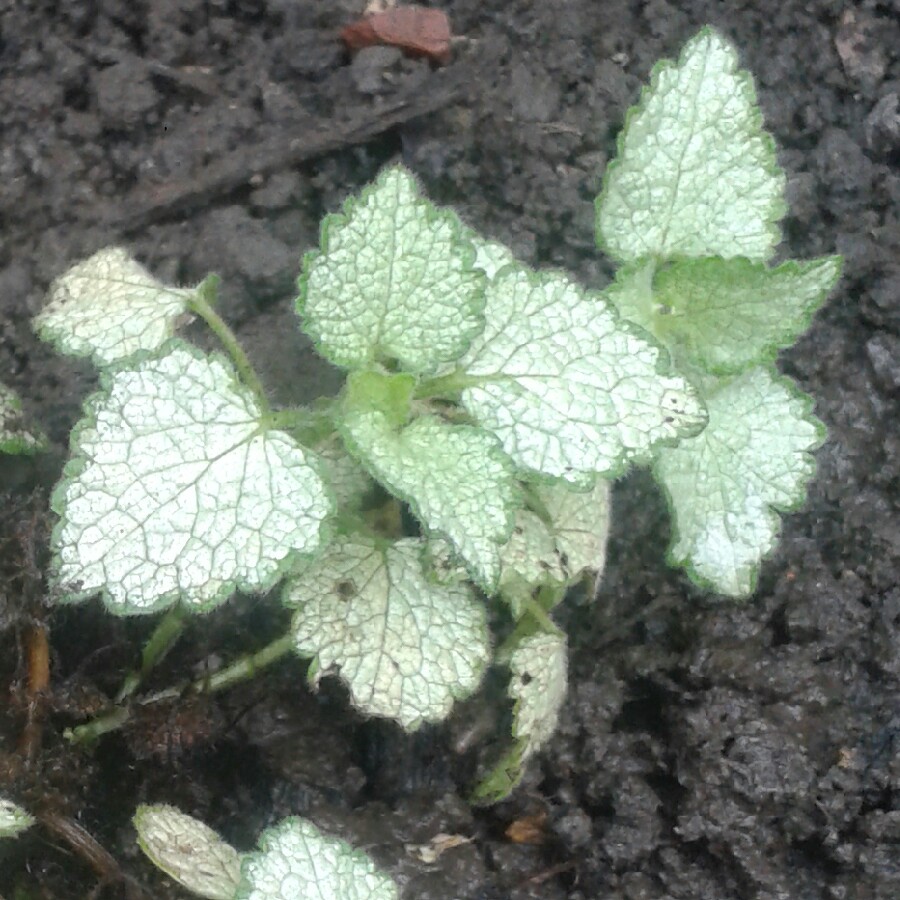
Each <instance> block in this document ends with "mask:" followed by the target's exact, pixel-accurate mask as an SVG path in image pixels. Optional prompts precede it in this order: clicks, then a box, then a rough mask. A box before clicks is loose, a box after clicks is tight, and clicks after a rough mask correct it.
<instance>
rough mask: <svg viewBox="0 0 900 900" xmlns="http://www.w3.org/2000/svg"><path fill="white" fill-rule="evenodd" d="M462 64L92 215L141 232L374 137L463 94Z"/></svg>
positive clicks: (313, 121)
mask: <svg viewBox="0 0 900 900" xmlns="http://www.w3.org/2000/svg"><path fill="white" fill-rule="evenodd" d="M464 84H465V79H464V76H463V75H462V70H461V68H459V67H454V68H452V69H445V70H443V71H441V72H436V73H434V74H433V75H432V76H431V77H430V78H429V79H428V81H426V82H425V84H423V85H419V86H418V88H417V90H416V92H415V94H413V95H412V96H398V97H393V98H389V99H388V100H386V101H385V102H384V103H383V104H381V105H380V106H377V107H375V108H372V109H369V108H366V109H359V110H357V111H356V112H355V113H354V114H352V115H350V116H348V117H345V118H343V119H326V120H322V119H310V120H309V121H308V122H302V123H301V122H298V123H296V124H294V125H293V126H292V127H291V129H290V133H289V134H285V133H281V134H278V135H276V136H274V137H273V138H271V139H269V140H264V141H260V142H258V143H256V144H253V145H251V146H249V147H241V148H240V149H238V150H235V151H233V152H232V153H229V154H228V155H227V156H225V157H223V158H222V159H219V160H216V161H215V162H213V163H211V164H210V165H208V166H206V167H205V168H204V169H202V170H201V171H199V172H196V173H193V174H192V175H191V176H190V177H189V178H187V179H184V180H180V181H174V182H170V183H168V184H164V185H159V186H155V187H153V188H150V189H147V188H137V189H136V190H134V191H132V193H131V194H130V195H129V196H127V197H125V198H124V200H117V201H116V202H115V203H108V204H103V205H102V206H101V207H100V208H99V209H98V210H96V211H94V214H93V216H92V218H94V220H95V221H99V222H101V223H102V224H105V225H108V226H110V227H111V228H114V229H115V230H116V231H118V232H119V233H120V234H127V233H129V232H134V231H139V230H141V229H143V228H146V227H147V226H148V225H151V224H153V223H156V222H159V221H161V220H163V219H166V218H168V217H170V216H174V215H177V214H179V213H182V212H185V211H186V210H188V209H190V208H193V207H196V206H199V205H201V204H206V203H209V202H210V201H212V200H217V199H221V197H223V196H224V195H227V194H229V193H230V192H232V191H234V190H236V189H238V188H240V187H243V186H244V185H246V184H247V183H248V182H249V181H250V179H251V178H252V177H254V176H258V175H268V174H270V173H272V172H278V171H281V170H283V169H287V168H290V167H292V166H297V165H299V164H300V163H302V162H305V161H307V160H310V159H314V158H315V157H318V156H322V155H323V154H325V153H331V152H333V151H335V150H338V149H340V148H342V147H348V146H352V145H354V144H361V143H364V142H365V141H368V140H371V139H372V138H373V137H375V136H376V135H379V134H382V133H383V132H385V131H387V130H388V129H390V128H393V127H394V126H396V125H401V124H403V123H404V122H408V121H410V120H411V119H415V118H418V117H419V116H423V115H427V114H428V113H432V112H435V111H436V110H438V109H441V108H443V107H445V106H447V105H449V104H450V103H453V102H454V101H455V100H458V99H459V98H460V97H461V96H462V94H463V88H464Z"/></svg>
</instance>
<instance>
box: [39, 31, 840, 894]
mask: <svg viewBox="0 0 900 900" xmlns="http://www.w3.org/2000/svg"><path fill="white" fill-rule="evenodd" d="M783 191H784V177H783V175H782V173H781V172H780V170H779V169H778V167H777V164H776V161H775V152H774V147H773V142H772V140H771V138H770V137H769V136H768V135H767V134H766V133H765V132H764V131H763V130H762V127H761V121H760V114H759V111H758V108H757V105H756V100H755V96H754V91H753V86H752V82H751V79H750V76H749V75H748V74H747V73H745V72H742V71H740V70H739V69H738V67H737V58H736V54H735V52H734V50H733V49H732V48H731V47H730V46H729V45H728V44H727V43H726V42H725V41H724V40H723V39H722V38H721V37H719V36H718V35H717V34H716V33H715V32H713V31H711V30H709V29H704V30H703V31H702V32H701V33H700V34H699V35H698V36H697V37H695V38H694V39H693V40H692V41H691V42H690V43H689V44H688V45H687V47H686V48H685V50H684V52H683V54H682V56H681V58H680V60H679V61H678V62H677V63H670V62H664V63H661V64H660V65H659V66H657V68H656V69H655V70H654V74H653V77H652V81H651V84H650V86H649V87H648V88H647V89H646V90H645V92H644V94H643V96H642V98H641V101H640V103H639V105H638V106H637V107H636V108H635V109H634V110H632V111H631V113H630V114H629V116H628V120H627V123H626V127H625V130H624V132H623V135H622V137H621V139H620V142H619V156H618V159H617V160H616V161H615V162H614V163H613V164H612V165H611V166H610V167H609V169H608V171H607V173H606V178H605V182H604V187H603V192H602V194H601V196H600V197H599V198H598V200H597V236H598V240H599V243H600V245H601V246H602V247H603V248H604V249H605V250H606V251H607V252H608V253H609V254H610V255H611V256H612V257H613V258H614V259H615V260H616V261H617V262H618V263H619V264H620V268H619V270H618V273H617V276H616V280H615V282H614V283H613V284H612V285H611V286H610V287H609V288H608V289H607V290H605V291H594V290H587V289H585V288H584V287H582V286H580V285H579V284H577V283H576V282H575V281H573V280H572V279H571V278H569V277H568V276H567V275H565V274H564V273H562V272H558V271H535V270H533V269H531V268H529V267H528V266H526V265H524V264H522V263H521V262H519V261H517V260H516V259H514V257H513V256H512V254H511V253H510V252H509V251H508V250H507V249H506V248H504V247H502V246H500V245H498V244H496V243H493V242H490V241H487V240H485V239H484V238H482V237H481V236H480V235H478V234H476V233H475V232H474V231H472V230H471V229H470V228H468V227H467V226H465V225H464V224H463V223H462V222H460V220H459V219H458V218H457V216H456V215H455V214H454V213H453V212H452V211H450V210H447V209H440V208H438V207H436V206H434V205H433V204H432V203H430V202H429V201H428V200H427V199H426V198H425V197H423V196H422V194H421V191H420V189H419V186H418V184H417V182H416V180H415V178H414V177H413V176H412V175H411V174H410V173H409V172H407V171H406V170H405V169H404V168H402V167H399V166H395V167H391V168H388V169H385V170H384V171H383V172H382V173H381V174H380V175H379V176H378V178H377V179H376V181H375V182H374V183H373V184H372V185H370V186H369V187H367V188H365V189H364V190H363V191H362V192H361V193H360V194H359V195H358V196H356V197H352V198H350V199H349V200H348V201H347V202H346V203H345V205H344V208H343V210H342V211H341V212H340V213H338V214H335V215H331V216H328V217H327V218H326V219H325V221H324V223H323V225H322V231H321V242H320V246H319V248H318V249H317V250H316V251H313V252H310V253H308V254H307V255H306V257H305V258H304V260H303V264H302V271H301V275H300V279H299V289H300V291H299V297H298V298H297V301H296V309H297V313H298V316H299V322H300V325H301V327H302V328H303V330H304V331H305V332H306V333H307V334H308V335H309V336H310V337H311V338H312V340H313V341H314V343H315V346H316V349H317V350H318V352H319V353H320V354H321V355H322V356H323V357H325V358H326V359H327V360H329V361H330V362H332V363H333V364H334V365H336V366H338V367H340V368H342V369H343V370H345V371H346V374H347V379H346V383H345V386H344V388H343V390H342V391H341V392H340V394H339V395H338V396H337V397H336V398H334V399H333V400H330V401H322V402H320V403H317V404H315V405H313V406H311V407H304V408H290V409H273V408H272V407H271V406H270V404H269V401H268V399H267V397H266V394H265V391H264V390H263V388H262V385H261V384H260V381H259V379H258V377H257V376H256V374H255V372H254V370H253V368H252V366H251V364H250V362H249V360H248V359H247V357H246V356H245V355H244V353H243V351H242V350H241V348H240V346H239V344H238V342H237V341H236V339H235V338H234V335H233V334H232V333H231V331H230V330H229V329H228V327H227V325H226V324H225V322H224V321H223V320H222V319H221V318H220V317H219V315H218V314H217V313H216V311H215V294H216V284H217V282H216V279H215V278H214V277H210V278H207V279H206V280H205V281H204V282H202V283H201V284H200V285H199V286H197V287H195V288H172V287H168V286H166V285H164V284H161V283H160V282H158V281H157V280H156V279H154V278H153V277H152V276H151V275H150V274H149V273H148V272H147V271H146V270H145V269H144V268H143V267H141V266H140V265H139V264H138V263H136V262H135V261H134V260H133V259H132V258H131V257H130V256H129V255H128V254H127V253H126V252H125V251H124V250H122V249H121V248H112V249H106V250H102V251H100V252H99V253H97V254H96V255H95V256H93V257H91V258H90V259H89V260H87V261H85V262H83V263H80V264H79V265H77V266H75V267H74V268H73V269H71V270H70V271H69V272H67V273H66V274H64V275H63V276H62V277H61V278H60V279H59V280H58V281H57V282H56V283H55V284H54V285H53V287H52V289H51V294H50V300H49V303H48V305H47V307H46V309H45V310H44V311H43V312H42V313H41V315H40V316H39V317H38V319H37V327H38V330H39V332H40V333H41V334H42V335H43V336H45V337H47V338H48V339H49V340H52V341H53V342H54V343H55V344H56V345H57V346H58V347H59V349H60V350H61V351H63V352H66V353H72V354H76V355H83V356H89V357H90V358H92V359H93V361H94V362H95V363H96V365H97V366H98V367H99V368H100V378H101V387H100V390H99V391H98V392H97V393H96V394H94V395H93V396H92V397H90V398H89V399H88V401H87V402H86V405H85V415H84V418H83V419H82V420H81V422H80V423H79V424H78V426H77V427H76V429H75V431H74V433H73V436H72V442H71V446H72V454H71V459H70V461H69V463H68V464H67V466H66V468H65V471H64V474H63V477H62V480H61V481H60V484H59V486H58V487H57V489H56V492H55V493H54V495H53V500H52V506H53V509H54V510H55V511H56V512H57V513H58V515H59V523H58V525H57V527H56V529H55V532H54V536H53V571H52V578H53V583H54V589H55V592H56V596H57V597H58V599H59V600H60V602H76V601H82V600H85V599H87V598H88V597H91V596H95V595H98V594H99V595H100V596H102V598H103V600H104V602H105V603H106V605H107V607H108V608H109V609H110V610H111V611H112V612H114V613H116V614H118V615H134V614H145V613H151V612H157V611H160V610H168V612H167V613H166V615H165V616H164V618H163V620H162V622H161V624H160V626H159V628H158V630H157V632H156V634H155V635H154V636H153V638H151V641H150V643H149V644H148V648H147V652H146V653H145V658H144V669H145V670H146V669H148V668H149V667H150V666H152V665H153V662H154V661H155V659H157V658H158V657H159V656H160V655H161V654H162V653H163V652H165V649H166V648H167V647H168V646H169V645H170V644H171V641H172V640H173V639H174V638H175V637H176V636H177V634H178V633H179V631H180V629H181V628H182V627H183V625H184V622H185V620H186V618H187V614H189V613H203V612H207V611H209V610H211V609H213V608H215V607H216V606H218V605H220V604H221V603H223V602H225V601H226V600H228V599H229V598H230V597H231V596H232V595H233V594H234V593H235V592H236V591H242V592H260V591H265V590H268V589H270V588H272V587H273V586H274V585H276V583H279V582H281V583H282V588H281V597H282V600H283V602H284V603H285V605H286V606H287V607H289V608H290V609H291V610H293V611H294V612H293V623H292V626H291V630H290V633H289V634H287V635H285V636H284V637H283V638H281V639H280V640H278V641H276V642H275V643H273V644H272V645H270V646H269V647H266V648H263V649H262V650H258V651H256V652H255V653H253V654H252V655H251V656H249V657H247V658H244V659H242V660H239V661H237V662H235V663H234V664H233V665H232V666H229V667H227V668H226V669H224V670H222V671H220V672H217V673H215V674H214V675H213V676H211V678H209V679H208V680H207V681H206V682H205V683H204V687H205V688H206V689H210V690H215V689H218V688H221V687H224V686H226V685H227V684H230V683H232V682H233V681H235V680H237V679H239V678H242V677H247V676H248V675H249V674H252V673H253V672H255V671H256V670H258V668H259V667H260V666H261V665H264V664H266V663H269V662H272V661H273V660H275V659H278V658H280V657H281V656H282V655H284V654H286V653H289V652H294V653H296V654H298V655H300V656H301V657H304V658H306V659H309V660H311V665H310V667H309V680H310V682H311V683H312V684H313V685H315V684H316V683H318V681H319V679H321V678H322V677H323V676H325V675H329V674H337V675H338V676H339V677H340V678H342V679H343V681H344V682H345V683H346V685H347V688H348V690H349V692H350V696H351V698H352V700H353V702H354V704H355V705H356V706H357V707H358V708H359V709H360V710H361V711H362V712H363V713H366V714H369V715H378V716H385V717H389V718H392V719H394V720H395V721H397V722H399V723H400V724H401V725H402V726H403V727H404V728H406V729H408V730H413V729H415V728H418V727H419V726H421V725H422V724H423V723H427V722H434V721H438V720H440V719H442V718H444V717H445V716H446V715H447V714H448V713H449V711H450V709H451V707H452V704H453V702H454V700H456V699H459V698H461V697H465V696H467V695H469V694H471V693H472V691H474V690H475V688H476V687H477V685H478V684H479V681H480V679H481V676H482V673H483V672H484V670H485V668H486V666H487V665H488V664H489V663H490V662H491V660H492V658H493V659H495V660H497V661H500V662H503V663H505V664H507V665H508V666H509V668H510V671H511V685H510V695H511V698H512V700H513V702H514V705H515V708H514V727H513V736H512V737H513V740H512V746H511V749H510V750H509V752H508V753H507V754H506V756H505V757H504V758H503V759H502V760H501V761H500V763H499V764H498V765H497V767H496V768H495V769H494V770H493V771H492V772H491V773H490V775H489V776H488V777H487V778H485V779H484V781H483V782H482V783H481V785H480V786H479V788H478V791H477V795H478V796H479V797H481V798H482V799H485V800H491V799H496V798H498V797H500V796H502V795H503V794H505V793H506V792H508V791H509V790H510V789H511V788H512V787H513V786H514V785H515V784H516V783H517V781H518V779H519V778H520V777H521V773H522V770H523V766H524V764H525V762H526V760H527V759H528V758H529V756H531V755H533V754H534V753H535V752H536V751H537V750H538V749H539V748H540V746H541V745H542V743H543V742H545V741H546V740H547V738H548V737H549V736H550V735H551V734H552V733H553V730H554V727H555V723H556V718H557V714H558V711H559V708H560V705H561V703H562V700H563V698H564V696H565V689H566V637H565V635H564V634H563V633H562V632H561V631H560V630H559V629H558V628H557V626H556V625H555V624H554V623H553V621H552V619H551V617H550V613H551V611H552V609H553V608H554V607H555V606H556V604H558V603H559V602H560V601H561V600H562V598H563V596H564V595H565V593H566V591H567V589H568V588H569V587H571V586H572V585H573V583H574V582H576V581H577V580H578V579H580V578H581V577H582V576H583V575H584V573H586V572H598V571H599V570H600V569H602V565H603V558H604V545H605V539H606V533H607V527H608V486H609V484H610V481H611V480H612V479H614V478H615V477H617V476H618V475H619V474H621V473H622V472H623V471H624V470H625V469H626V468H627V467H628V466H629V465H630V464H632V463H642V464H646V465H649V466H650V467H651V468H652V470H653V472H654V474H655V475H656V477H657V479H658V480H659V482H660V484H661V485H662V487H663V489H664V491H665V493H666V496H667V498H668V500H669V502H670V505H671V508H672V513H673V521H674V523H675V532H676V535H675V539H674V541H673V544H672V548H671V551H670V556H671V559H672V560H673V562H675V563H676V564H678V565H683V566H684V567H685V568H686V569H687V571H688V573H689V575H690V576H691V577H692V578H693V579H694V580H695V581H697V582H698V583H699V584H701V585H706V586H708V587H710V588H711V589H713V590H715V591H717V592H719V593H721V594H725V595H729V596H735V597H737V596H745V595H747V594H748V593H750V592H751V591H752V589H753V587H754V583H755V578H756V573H757V571H758V568H759V564H760V560H761V558H762V557H763V555H764V554H765V553H766V552H767V551H768V550H769V549H770V548H771V546H772V544H773V542H774V539H775V536H776V534H777V530H778V523H779V518H778V511H784V510H788V509H790V508H792V507H794V506H796V505H797V504H798V503H800V502H801V501H802V498H803V496H804V490H805V485H806V483H807V482H808V480H809V478H810V477H811V475H812V471H813V459H812V456H811V455H810V451H812V450H813V449H815V447H816V446H817V445H818V444H819V442H820V441H821V440H822V437H823V428H822V426H821V424H820V423H819V422H818V421H817V420H816V419H815V417H813V416H812V415H811V413H810V411H809V409H810V406H811V401H810V399H809V398H807V397H806V396H805V395H803V394H802V393H801V392H800V390H799V389H798V388H797V386H796V385H794V384H793V383H792V382H790V381H789V380H788V379H786V378H784V377H782V376H780V375H779V374H778V373H777V372H776V370H775V366H774V358H775V354H776V352H777V350H778V349H779V348H781V347H784V346H787V345H788V344H790V343H791V342H793V341H794V340H795V339H796V337H797V336H798V335H799V334H800V333H801V332H802V331H803V330H804V328H805V327H806V325H807V324H808V321H809V318H810V316H811V315H812V313H813V311H814V310H815V308H816V307H817V306H818V305H819V304H821V302H822V301H823V300H824V298H825V296H826V294H827V292H828V290H829V289H830V287H831V286H832V285H833V283H834V282H835V280H836V278H837V276H838V272H839V260H838V259H836V258H833V257H829V258H824V259H820V260H813V261H811V262H802V263H801V262H786V263H782V264H781V265H777V266H772V265H770V261H771V258H772V256H773V253H774V250H775V247H776V244H777V243H778V240H779V230H778V224H777V223H778V220H779V219H780V217H781V216H782V215H783V213H784V210H785V206H784V201H783ZM194 317H200V318H202V319H204V320H205V321H206V323H207V324H208V325H209V326H210V328H211V329H212V330H213V332H214V333H215V334H216V335H217V336H218V337H219V338H220V340H221V343H222V345H223V347H224V349H225V351H226V354H225V355H223V354H221V353H204V352H201V351H200V350H198V349H197V348H195V347H193V346H191V345H189V344H188V343H186V342H185V341H184V340H182V339H180V338H178V337H177V336H176V331H177V328H178V326H179V325H180V324H181V323H183V322H185V321H187V320H188V319H190V318H194ZM407 511H408V512H409V513H411V517H410V516H408V515H406V514H405V513H406V512H407ZM401 513H402V514H401ZM412 520H414V521H415V526H414V527H410V526H409V522H410V521H412ZM497 600H499V602H500V603H502V604H505V606H506V609H507V612H508V615H509V616H510V617H511V618H512V620H513V621H514V623H515V624H514V627H513V628H512V631H511V637H510V638H509V639H508V640H507V641H506V642H505V643H504V644H503V646H501V647H500V648H499V649H498V651H497V653H496V654H493V655H492V650H491V640H490V636H489V633H488V627H487V616H486V613H485V604H486V602H495V601H497ZM139 679H140V673H138V674H136V675H135V676H134V677H132V678H130V679H129V680H128V681H127V682H126V684H125V686H123V689H122V691H121V693H120V695H119V698H118V699H119V701H120V703H121V704H122V706H121V707H120V711H119V713H118V717H119V718H118V720H116V721H121V720H122V719H123V718H124V717H125V716H127V703H126V701H128V698H129V697H131V696H132V695H133V694H134V693H135V691H136V689H137V685H138V683H139ZM114 724H115V723H114ZM107 727H112V725H110V723H108V722H107V723H106V724H99V725H97V726H96V727H93V726H91V725H89V726H85V728H84V729H82V730H81V731H82V735H83V736H91V735H95V734H97V733H99V732H101V731H102V730H104V729H105V728H107ZM254 896H255V895H254ZM260 896H262V895H260Z"/></svg>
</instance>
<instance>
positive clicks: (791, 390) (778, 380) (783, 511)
mask: <svg viewBox="0 0 900 900" xmlns="http://www.w3.org/2000/svg"><path fill="white" fill-rule="evenodd" d="M767 369H768V367H767ZM768 373H769V375H770V376H771V377H772V380H773V382H775V384H777V385H779V386H781V387H783V388H784V389H785V390H786V391H787V392H788V394H789V395H790V398H791V399H792V400H796V401H797V402H798V403H799V404H800V408H801V411H802V418H803V419H804V420H805V421H806V422H808V423H809V424H810V425H812V426H813V428H814V429H815V435H814V437H813V439H812V441H811V442H810V444H809V446H808V447H806V449H804V450H802V451H800V452H801V454H802V455H804V456H807V457H808V458H809V460H810V462H811V469H810V476H809V479H808V480H807V481H806V483H804V484H802V485H800V486H799V487H798V489H797V497H796V499H795V500H794V501H793V502H792V503H789V504H786V505H783V506H780V505H775V504H766V513H765V515H766V517H767V521H769V522H770V523H771V524H772V525H773V526H774V527H773V529H772V543H771V545H770V546H769V547H766V548H764V549H762V550H761V552H760V553H759V555H758V557H757V561H756V564H755V565H754V567H753V568H752V570H751V572H750V589H749V591H747V592H746V593H740V594H726V593H723V592H722V589H721V586H720V585H718V584H717V583H716V582H715V581H713V580H712V579H710V578H708V577H707V576H705V575H703V574H701V573H700V572H699V571H697V569H696V568H695V567H694V566H693V565H692V564H691V560H690V556H689V555H688V556H685V557H683V558H679V557H678V556H677V555H676V553H675V547H676V546H677V545H678V542H679V541H680V539H681V536H680V533H679V531H678V519H677V517H676V514H675V504H674V502H673V500H672V495H671V492H670V491H669V489H668V487H667V486H666V483H665V481H664V480H663V479H662V478H661V477H660V476H659V474H658V473H657V471H656V465H655V464H654V465H653V467H652V471H653V477H654V480H655V481H656V483H657V485H658V486H659V488H660V490H661V491H662V493H663V496H664V498H665V501H666V507H667V509H668V511H669V520H670V522H671V523H672V536H671V538H670V540H669V546H668V548H667V550H666V561H667V563H668V564H669V565H670V566H672V567H673V568H676V569H683V570H684V572H685V574H686V575H687V576H688V578H689V579H690V580H691V582H693V584H695V585H696V586H697V587H699V588H702V589H703V590H706V591H709V592H710V593H713V594H718V595H719V596H724V597H731V598H733V599H736V600H740V599H746V598H747V597H750V596H752V595H753V594H754V593H755V591H756V588H757V584H758V582H759V574H760V570H761V568H762V565H763V563H764V562H765V561H766V559H767V558H768V557H769V556H770V555H771V553H772V551H773V550H775V548H776V547H777V543H778V537H779V535H780V534H781V531H782V528H783V526H784V522H783V516H785V515H789V514H790V513H793V512H796V511H797V510H799V509H801V508H802V507H803V505H804V504H805V503H806V501H807V498H808V491H809V485H810V484H812V482H813V481H814V480H815V477H816V470H817V468H818V461H817V460H816V457H815V451H816V450H818V449H819V448H820V447H821V446H822V445H823V444H824V443H825V441H826V439H827V438H828V431H827V428H826V426H825V423H824V422H822V421H821V419H819V418H818V417H817V416H816V415H815V413H814V412H813V409H814V407H815V402H816V401H815V398H814V397H811V396H810V395H809V394H807V393H806V392H805V391H804V390H802V389H801V388H800V387H799V385H797V384H796V382H794V381H793V379H791V378H788V377H787V376H786V375H781V374H780V373H778V372H776V371H774V370H773V369H768ZM731 380H733V379H729V381H731ZM723 387H724V385H723Z"/></svg>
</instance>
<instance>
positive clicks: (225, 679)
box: [193, 634, 294, 694]
mask: <svg viewBox="0 0 900 900" xmlns="http://www.w3.org/2000/svg"><path fill="white" fill-rule="evenodd" d="M293 646H294V640H293V638H292V637H291V635H289V634H284V635H282V636H281V637H280V638H276V639H275V640H274V641H272V643H271V644H267V645H266V646H265V647H263V648H262V650H257V652H256V653H249V654H247V655H246V656H242V657H240V659H237V660H235V661H234V662H233V663H232V664H231V665H230V666H226V667H225V668H224V669H220V670H219V671H218V672H213V674H212V675H207V676H206V677H205V678H202V679H200V680H199V681H195V682H194V685H193V687H194V689H195V690H197V691H198V693H202V692H204V691H205V692H208V693H210V694H214V693H216V692H217V691H223V690H225V688H229V687H231V686H232V685H233V684H239V683H240V682H242V681H249V680H250V679H251V678H255V677H256V676H257V675H258V674H259V673H260V672H261V671H262V670H263V669H265V668H266V667H267V666H271V665H272V663H274V662H278V660H279V659H281V658H282V657H283V656H287V654H288V653H290V652H291V648H292V647H293Z"/></svg>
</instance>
